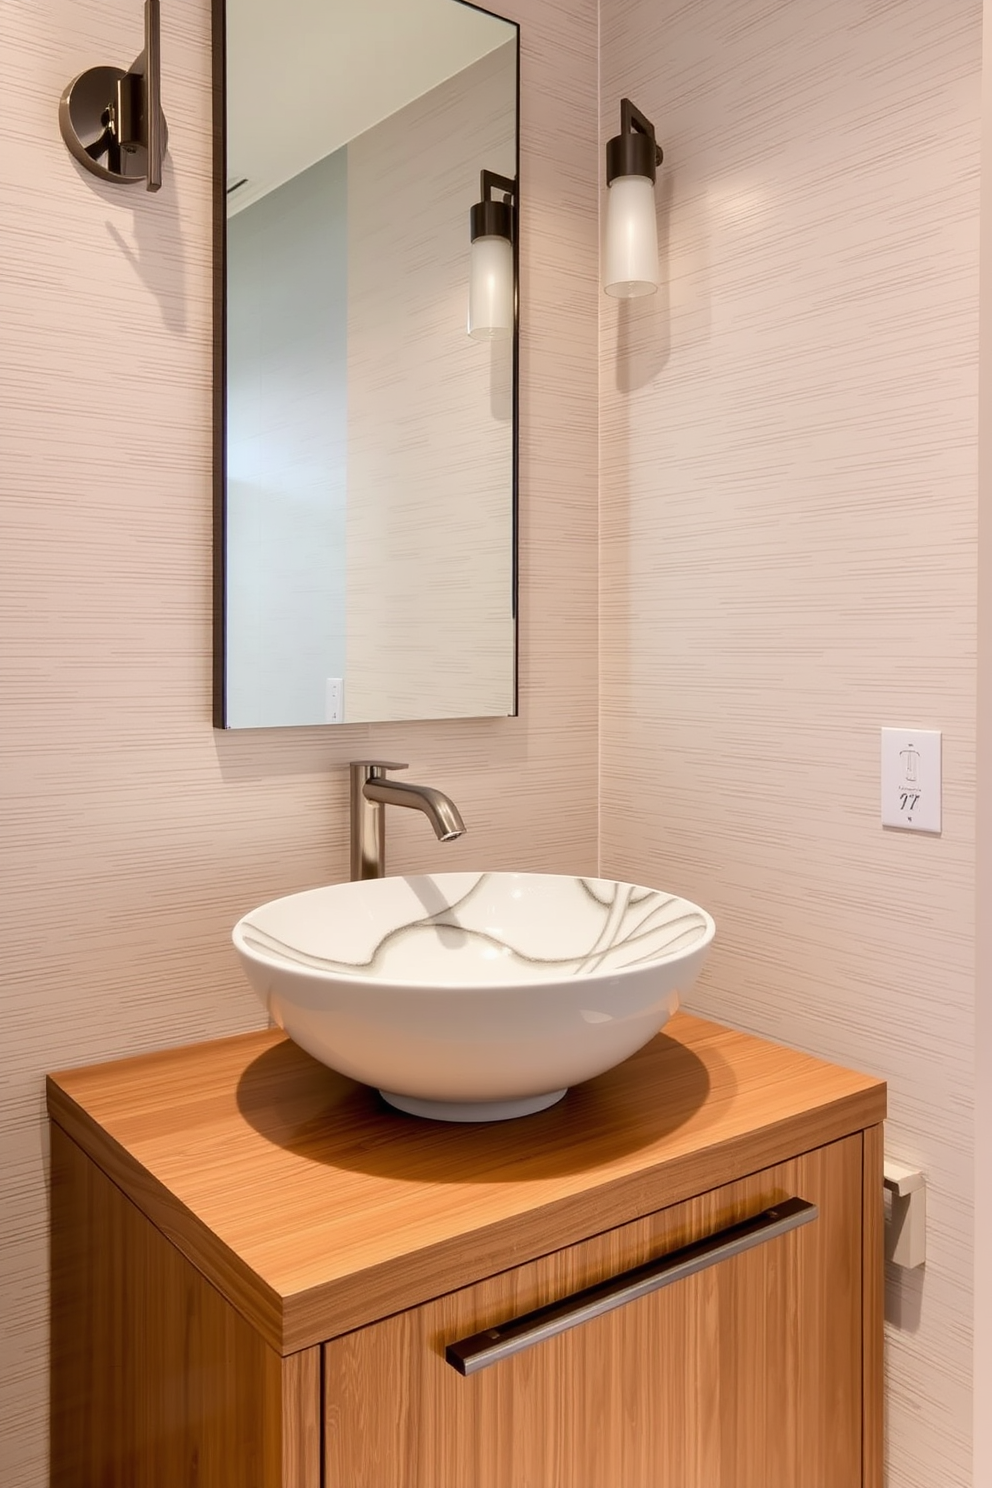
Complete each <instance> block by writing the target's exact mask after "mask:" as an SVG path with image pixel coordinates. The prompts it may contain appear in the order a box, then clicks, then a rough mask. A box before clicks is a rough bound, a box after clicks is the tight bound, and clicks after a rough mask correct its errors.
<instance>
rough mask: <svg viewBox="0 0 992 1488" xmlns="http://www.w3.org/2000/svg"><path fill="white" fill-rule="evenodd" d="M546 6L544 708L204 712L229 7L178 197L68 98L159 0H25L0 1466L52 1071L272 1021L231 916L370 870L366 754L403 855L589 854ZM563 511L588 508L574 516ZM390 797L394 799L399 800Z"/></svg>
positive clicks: (590, 129) (175, 85) (578, 406)
mask: <svg viewBox="0 0 992 1488" xmlns="http://www.w3.org/2000/svg"><path fill="white" fill-rule="evenodd" d="M505 8H506V9H507V10H508V12H509V13H510V14H511V16H512V17H513V18H515V19H519V20H521V21H523V22H524V30H523V41H522V69H523V107H522V117H523V139H524V158H523V180H524V183H525V186H524V190H525V195H524V199H523V233H524V243H525V248H524V255H523V265H522V304H523V307H524V333H523V343H522V348H521V373H522V400H521V401H522V406H523V409H524V417H523V421H522V440H521V445H522V447H521V571H522V573H521V582H522V595H521V600H522V602H521V612H522V619H521V627H522V635H521V640H522V657H523V661H522V670H521V702H522V713H521V717H520V718H519V719H507V720H492V721H486V722H463V723H446V724H419V725H418V724H409V725H405V726H402V727H396V726H392V727H387V726H382V727H376V728H371V727H355V728H346V729H339V730H329V729H313V730H303V731H280V732H248V733H241V734H237V735H218V734H216V733H215V732H214V731H213V729H212V728H211V725H210V645H211V639H210V505H211V487H210V422H209V421H210V396H209V389H210V376H211V369H210V286H209V251H210V233H209V188H210V155H209V123H210V93H209V16H208V6H207V4H206V0H170V4H169V6H168V7H167V8H166V9H165V13H164V16H163V36H162V46H163V58H164V80H163V94H164V104H165V109H166V113H167V116H168V120H169V126H170V136H171V146H170V156H169V159H168V162H167V165H166V173H165V186H164V188H163V190H162V192H161V193H160V194H159V195H158V196H157V197H151V196H146V195H145V194H144V193H143V192H141V191H140V190H135V189H133V188H131V189H128V190H127V191H124V190H122V189H116V190H115V189H114V188H112V187H110V186H105V185H103V184H101V183H99V182H97V181H96V180H95V178H92V177H90V176H86V175H84V173H83V172H82V171H80V170H79V169H78V168H77V166H76V165H75V163H74V162H73V161H72V160H71V159H70V157H69V155H68V154H67V152H66V150H65V148H64V146H63V145H62V142H61V140H60V138H59V135H58V130H57V125H56V105H57V102H58V98H59V94H60V92H61V90H62V88H63V86H64V84H65V83H66V81H67V80H68V79H69V78H70V77H71V76H72V75H73V74H74V73H75V72H77V71H79V70H81V69H82V68H83V67H85V66H89V65H92V64H94V63H98V62H104V61H106V62H111V63H113V62H119V61H122V60H123V61H126V60H127V59H129V58H130V57H131V56H132V55H133V54H134V53H135V52H136V51H137V50H138V48H139V45H140V27H141V11H140V7H139V6H137V5H135V4H133V3H130V0H129V3H127V4H125V3H123V0H100V3H97V0H73V3H70V0H52V4H50V5H49V6H48V7H46V8H45V9H44V11H43V12H42V11H40V10H39V9H38V8H37V7H33V6H25V5H21V6H13V5H11V6H7V7H5V8H4V10H3V11H2V13H0V111H2V112H0V202H2V211H0V257H2V261H3V274H2V276H0V295H2V301H0V323H2V325H3V337H2V345H0V410H2V412H0V502H2V504H0V522H2V527H3V531H2V535H0V554H2V563H3V570H4V572H3V577H2V605H3V613H2V621H3V635H2V638H0V668H2V686H0V706H2V709H3V716H2V719H0V738H2V749H3V758H2V761H0V763H2V769H0V791H2V793H3V797H4V799H3V802H2V806H0V809H2V820H3V828H2V835H3V851H2V853H0V876H2V883H0V915H2V918H3V925H2V929H0V944H2V945H3V955H2V976H3V983H4V984H3V993H2V997H3V1009H2V1014H3V1016H2V1024H0V1153H2V1161H0V1308H2V1312H3V1315H4V1316H3V1326H2V1330H0V1378H2V1386H0V1480H2V1482H3V1485H4V1488H40V1485H41V1484H43V1483H44V1481H45V1466H44V1463H45V1447H44V1442H45V1429H46V1428H45V1409H44V1401H45V1369H46V1360H45V1347H46V1320H45V1319H46V1314H45V1308H46V1302H45V1265H46V1244H45V1189H44V1172H43V1152H44V1137H43V1121H42V1109H43V1108H42V1075H43V1072H44V1071H45V1070H46V1069H50V1068H53V1067H59V1066H65V1065H69V1064H79V1063H84V1062H88V1061H92V1060H96V1059H101V1058H105V1057H109V1056H112V1055H116V1054H121V1053H124V1052H125V1051H130V1050H135V1049H143V1048H151V1047H154V1046H156V1045H166V1044H176V1043H181V1042H183V1041H187V1040H189V1039H196V1038H207V1037H211V1036H214V1035H220V1034H223V1033H227V1032H233V1031H235V1030H238V1029H244V1028H249V1027H253V1026H257V1025H258V1024H259V1023H260V1021H261V1018H260V1009H259V1008H258V1006H257V1005H256V1004H255V1002H254V1001H253V998H252V996H251V994H250V992H249V990H248V988H247V984H246V983H245V981H244V979H243V977H242V975H241V973H240V971H239V970H238V968H237V966H236V964H235V961H234V955H233V951H232V950H231V949H230V947H229V941H228V936H229V931H230V927H231V926H232V925H233V923H234V921H235V920H236V919H237V917H238V916H239V915H240V914H241V913H242V912H243V911H244V910H246V909H248V908H250V907H251V906H252V905H253V904H257V903H260V902H261V901H263V900H265V899H267V898H270V897H272V896H274V895H277V894H280V893H284V892H289V891H292V890H294V889H297V888H302V887H304V886H306V885H312V884H316V883H320V882H323V881H328V880H331V879H335V878H341V877H344V876H345V875H346V869H347V844H346V833H347V822H346V809H345V800H346V797H345V774H344V772H343V768H342V767H343V765H344V763H345V762H346V761H347V760H348V759H349V758H353V757H360V756H362V755H364V754H368V753H376V754H385V755H387V756H393V757H399V758H406V759H409V760H410V762H411V766H412V768H411V772H410V773H411V775H412V776H413V778H423V779H426V780H429V781H432V782H435V783H437V784H438V785H440V786H442V787H444V788H446V789H448V790H450V792H451V794H452V796H453V797H454V799H455V800H456V801H457V802H458V804H459V806H460V807H461V809H462V811H463V814H464V816H465V819H466V821H467V823H468V825H469V828H470V831H469V833H468V835H467V836H466V837H465V838H464V839H462V840H461V841H460V842H458V843H454V844H451V845H450V846H446V847H441V845H440V844H438V843H436V842H435V841H434V839H433V837H432V836H431V835H430V833H429V831H428V830H427V828H426V825H425V823H424V822H423V821H422V820H421V819H420V818H419V816H418V817H417V819H416V820H415V821H406V820H405V819H404V818H405V817H406V816H407V815H410V816H413V815H414V814H413V813H403V812H394V813H393V817H394V820H393V821H392V822H391V823H390V827H391V831H392V847H393V852H392V867H393V868H394V869H395V870H398V871H402V870H406V869H412V868H426V867H429V866H431V865H434V864H440V863H441V862H442V861H443V863H444V865H445V866H462V867H475V866H488V867H498V866H509V865H516V866H521V867H531V868H538V867H540V868H546V869H554V870H564V869H568V870H571V871H574V870H576V869H579V870H581V871H586V872H591V871H593V870H594V869H595V867H596V810H595V797H596V740H597V735H596V701H597V700H596V636H597V616H596V523H597V492H596V396H597V388H596V375H597V374H596V304H597V289H596V251H597V249H596V233H595V214H596V186H595V182H596V161H597V149H596V110H595V90H596V15H595V7H594V5H593V4H592V0H580V3H578V4H576V3H574V0H570V3H569V4H568V5H567V6H566V5H565V4H564V3H563V0H562V3H558V0H514V3H507V4H506V7H505ZM563 534H567V537H566V539H565V540H563V536H562V535H563ZM397 817H399V818H400V820H398V821H397V820H396V819H395V818H397Z"/></svg>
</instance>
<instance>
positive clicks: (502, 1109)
mask: <svg viewBox="0 0 992 1488" xmlns="http://www.w3.org/2000/svg"><path fill="white" fill-rule="evenodd" d="M567 1093H568V1090H567V1087H566V1089H565V1090H552V1091H551V1092H550V1093H549V1094H547V1095H527V1096H524V1097H523V1099H522V1100H505V1101H433V1100H418V1098H417V1097H416V1096H415V1095H393V1094H392V1093H391V1092H390V1091H388V1090H380V1091H379V1094H380V1095H381V1096H382V1098H383V1100H384V1101H385V1102H386V1103H387V1105H390V1106H395V1107H396V1109H397V1111H405V1112H406V1114H407V1115H408V1116H426V1117H427V1119H428V1120H429V1121H513V1120H514V1118H515V1117H517V1116H533V1115H534V1114H535V1112H537V1111H546V1110H547V1109H548V1107H549V1106H553V1105H554V1104H555V1103H556V1101H560V1100H561V1098H562V1096H563V1095H567Z"/></svg>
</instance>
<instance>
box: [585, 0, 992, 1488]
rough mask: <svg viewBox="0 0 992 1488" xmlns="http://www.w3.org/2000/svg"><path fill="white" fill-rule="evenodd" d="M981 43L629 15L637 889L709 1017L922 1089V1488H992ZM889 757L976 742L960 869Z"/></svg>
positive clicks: (615, 391) (947, 4)
mask: <svg viewBox="0 0 992 1488" xmlns="http://www.w3.org/2000/svg"><path fill="white" fill-rule="evenodd" d="M981 21H982V16H981V5H980V3H978V0H901V3H899V4H891V3H886V0H868V3H866V0H838V3H835V4H833V5H823V4H820V3H815V0H794V3H791V4H787V5H784V4H773V5H764V4H757V3H755V0H710V3H707V4H706V5H704V6H699V5H684V4H680V3H675V0H662V3H660V4H659V3H654V0H652V3H648V0H626V3H624V4H619V3H618V0H604V3H603V6H602V32H601V38H602V92H601V103H602V118H601V131H602V135H603V138H604V139H605V138H608V137H609V135H611V134H615V133H616V131H617V122H618V102H619V98H620V97H621V95H623V94H627V95H629V96H630V97H631V98H632V99H633V100H634V102H635V103H636V104H638V106H639V107H640V108H641V109H643V110H644V111H645V112H646V113H647V114H648V115H649V116H650V117H651V118H653V120H654V121H655V124H656V126H657V130H658V136H659V140H660V141H661V142H662V144H663V146H664V149H665V154H666V161H665V165H664V166H663V167H662V169H661V171H660V173H659V190H658V202H659V227H660V237H661V242H662V258H663V262H664V265H665V274H664V283H663V285H662V288H661V290H660V292H659V293H658V295H657V296H655V297H654V298H652V299H651V300H646V301H639V302H632V303H629V304H626V305H617V304H616V303H614V302H610V301H608V300H606V299H605V297H604V299H603V300H602V301H601V326H602V366H601V377H602V382H601V393H602V415H601V416H602V424H601V476H602V496H601V501H602V592H603V608H602V667H601V675H602V698H601V706H602V797H601V813H602V815H601V822H602V839H601V849H602V871H603V872H604V873H607V874H625V875H626V874H629V875H632V876H633V877H635V878H638V879H640V880H642V881H644V882H647V883H652V884H657V885H658V886H660V887H667V888H672V889H677V890H678V891H680V892H682V893H684V894H687V895H688V896H689V897H691V898H696V899H698V900H699V901H700V902H701V903H702V904H704V905H705V906H706V907H707V908H708V909H709V910H710V911H711V912H712V913H713V914H714V916H715V917H716V921H717V940H716V946H715V949H714V952H713V955H712V958H711V960H710V962H709V963H708V966H707V969H706V972H705V973H704V977H703V979H702V982H701V984H700V986H699V988H698V990H697V993H696V995H695V998H694V1005H695V1007H696V1008H697V1009H698V1010H699V1011H702V1012H705V1013H707V1014H710V1015H713V1016H716V1017H717V1018H720V1019H723V1020H725V1021H726V1022H728V1023H731V1024H734V1025H736V1026H739V1027H745V1028H750V1029H754V1030H760V1031H761V1032H762V1033H765V1034H769V1035H772V1036H776V1037H778V1038H780V1039H782V1040H784V1041H785V1042H788V1043H791V1044H795V1045H798V1046H800V1047H803V1048H807V1049H810V1050H815V1051H816V1052H817V1053H818V1054H821V1055H824V1056H827V1057H832V1058H834V1059H836V1060H837V1061H839V1062H840V1063H842V1064H848V1065H852V1066H855V1067H860V1068H863V1069H866V1070H871V1071H873V1072H875V1073H877V1074H880V1075H883V1076H885V1077H887V1078H888V1080H889V1081H890V1090H891V1096H890V1111H891V1120H890V1122H889V1126H888V1136H887V1140H888V1147H889V1151H890V1154H891V1155H892V1156H895V1157H899V1158H902V1159H904V1160H905V1161H907V1162H910V1163H913V1164H917V1163H918V1164H920V1165H921V1166H922V1167H923V1168H924V1169H925V1170H926V1172H927V1174H928V1176H929V1183H930V1222H929V1235H928V1246H929V1250H928V1262H927V1266H926V1269H925V1272H912V1273H903V1274H902V1275H901V1276H900V1275H898V1274H893V1275H892V1276H891V1277H890V1278H889V1287H888V1298H887V1302H888V1317H889V1322H888V1326H887V1336H886V1347H887V1377H888V1391H887V1395H888V1401H887V1404H888V1437H889V1444H888V1458H889V1484H890V1488H959V1485H966V1484H970V1483H971V1482H972V1471H971V1465H972V1458H971V1449H972V1311H973V1291H972V1265H973V1255H972V1238H973V1215H972V1197H973V1179H972V1163H973V1155H974V1153H973V1125H972V1122H973V1094H974V1052H973V1039H974V1031H975V965H974V948H975V937H974V896H975V791H976V781H975V732H976V680H975V669H976V646H977V630H976V554H977V549H976V524H977V517H978V483H977V433H978V402H977V394H978V209H979V178H978V166H979V123H980V66H981ZM885 724H889V725H895V726H909V727H928V728H937V729H942V730H943V733H944V830H943V833H942V835H941V836H940V837H929V836H922V835H914V834H905V833H901V832H894V831H883V830H882V828H881V826H880V823H879V729H880V727H881V726H882V725H885ZM987 1405H988V1401H987V1400H986V1407H987ZM976 1488H986V1484H985V1483H981V1482H979V1483H976Z"/></svg>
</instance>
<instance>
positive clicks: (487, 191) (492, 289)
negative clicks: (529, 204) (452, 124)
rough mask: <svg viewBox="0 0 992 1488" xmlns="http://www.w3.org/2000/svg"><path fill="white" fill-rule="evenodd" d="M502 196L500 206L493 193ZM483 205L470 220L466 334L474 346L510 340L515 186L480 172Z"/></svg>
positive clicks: (513, 298)
mask: <svg viewBox="0 0 992 1488" xmlns="http://www.w3.org/2000/svg"><path fill="white" fill-rule="evenodd" d="M494 191H499V192H502V193H503V199H502V201H496V200H494V198H493V192H494ZM481 195H482V200H481V201H478V202H476V203H475V206H474V207H473V208H472V211H471V214H470V217H469V227H470V236H471V240H472V265H471V271H470V275H469V292H468V333H469V335H470V336H471V337H472V339H473V340H474V341H504V340H508V339H509V337H510V336H512V335H513V326H514V314H515V309H516V293H515V291H516V283H515V274H514V266H513V243H514V240H515V238H516V235H517V232H516V216H517V210H516V203H517V183H516V181H511V180H510V179H509V177H508V176H498V175H497V174H496V172H495V171H490V170H484V171H483V172H482V176H481Z"/></svg>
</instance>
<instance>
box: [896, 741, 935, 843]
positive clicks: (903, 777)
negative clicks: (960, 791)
mask: <svg viewBox="0 0 992 1488" xmlns="http://www.w3.org/2000/svg"><path fill="white" fill-rule="evenodd" d="M882 826H883V827H904V828H905V829H906V830H907V831H909V832H939V831H940V733H939V731H938V730H936V729H894V728H883V730H882Z"/></svg>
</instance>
